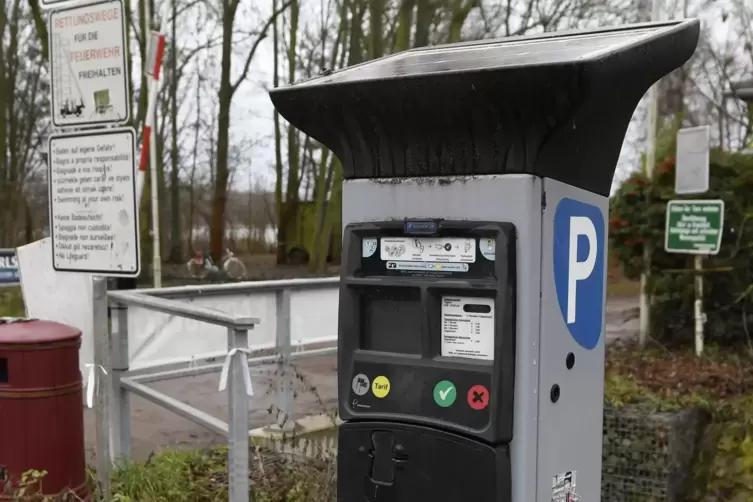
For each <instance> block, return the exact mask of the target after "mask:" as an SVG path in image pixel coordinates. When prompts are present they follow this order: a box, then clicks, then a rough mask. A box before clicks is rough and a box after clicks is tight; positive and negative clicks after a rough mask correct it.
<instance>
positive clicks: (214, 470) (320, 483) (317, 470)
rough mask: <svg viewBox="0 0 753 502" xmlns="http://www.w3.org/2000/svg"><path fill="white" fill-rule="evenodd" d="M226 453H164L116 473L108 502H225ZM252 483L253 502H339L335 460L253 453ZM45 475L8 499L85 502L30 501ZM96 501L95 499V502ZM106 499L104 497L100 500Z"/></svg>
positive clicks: (31, 475) (31, 478) (75, 501)
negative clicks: (336, 494)
mask: <svg viewBox="0 0 753 502" xmlns="http://www.w3.org/2000/svg"><path fill="white" fill-rule="evenodd" d="M227 452H228V450H227V447H226V446H218V447H213V448H209V449H205V450H194V451H183V450H165V451H163V452H160V453H158V454H154V455H152V456H151V457H150V458H149V459H148V460H146V461H145V462H134V463H130V464H126V465H122V466H120V467H118V468H116V469H115V471H114V472H113V476H112V498H111V499H110V500H109V501H108V502H224V501H227V500H228V478H227V472H228V471H227ZM251 459H252V465H251V469H250V473H249V481H250V485H251V489H252V494H253V500H254V502H334V501H335V488H336V481H335V475H336V470H335V462H334V460H333V459H331V458H330V459H325V458H320V459H309V458H306V459H295V458H292V457H290V456H287V455H282V454H279V453H275V452H272V451H269V450H256V449H254V450H253V451H252V456H251ZM45 475H46V472H44V471H29V472H28V473H26V474H25V475H24V480H23V481H21V482H19V483H15V487H14V488H13V489H11V490H8V489H7V488H8V483H7V481H8V480H7V479H6V478H3V480H2V481H4V482H5V483H6V490H4V491H3V493H2V494H3V495H4V496H5V497H10V500H17V501H21V500H23V501H26V502H80V500H81V499H80V498H79V497H77V496H75V495H73V494H70V493H69V494H63V495H58V496H47V497H44V496H41V495H31V496H29V494H30V493H34V492H35V491H36V490H35V489H34V488H36V487H38V486H39V485H40V484H41V485H42V486H44V476H45ZM95 478H96V475H95V473H94V472H90V473H89V479H90V482H91V490H92V492H93V493H96V485H95V482H94V479H95ZM95 498H96V497H95ZM99 498H101V497H99Z"/></svg>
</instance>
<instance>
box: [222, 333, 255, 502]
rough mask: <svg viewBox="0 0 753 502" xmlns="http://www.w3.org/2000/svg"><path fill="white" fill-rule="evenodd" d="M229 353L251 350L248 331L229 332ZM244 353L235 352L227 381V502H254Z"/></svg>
mask: <svg viewBox="0 0 753 502" xmlns="http://www.w3.org/2000/svg"><path fill="white" fill-rule="evenodd" d="M227 338H228V340H227V341H228V350H229V351H232V350H233V349H236V348H237V349H243V350H247V349H248V331H247V330H245V329H244V330H237V329H233V328H228V335H227ZM246 357H247V356H246V354H245V353H244V352H236V353H235V354H234V355H233V356H232V360H231V361H230V375H229V378H228V391H227V392H228V415H229V417H228V418H229V420H228V435H227V439H228V446H229V447H228V480H229V482H228V500H229V502H252V497H251V495H250V494H249V480H248V473H249V470H248V466H249V458H248V457H249V451H248V446H249V444H248V443H249V441H248V402H249V399H248V398H249V396H248V394H247V393H246V377H245V366H244V364H243V363H244V361H243V359H245V358H246Z"/></svg>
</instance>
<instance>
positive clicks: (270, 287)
mask: <svg viewBox="0 0 753 502" xmlns="http://www.w3.org/2000/svg"><path fill="white" fill-rule="evenodd" d="M339 282H340V279H339V277H334V278H325V279H296V280H282V281H265V282H248V283H236V284H219V285H210V286H189V287H179V288H161V289H154V290H138V291H135V290H134V291H111V292H109V293H108V294H107V295H106V296H105V295H102V291H101V289H100V290H98V287H99V288H102V287H103V286H102V284H104V281H102V283H101V284H100V285H99V286H98V285H96V284H95V295H94V296H95V303H96V302H97V301H98V300H97V299H98V298H103V299H105V306H106V305H107V304H108V303H109V308H110V311H111V317H112V320H111V329H110V347H109V352H110V357H109V359H110V368H111V379H110V380H111V382H112V385H111V393H112V394H111V396H109V399H106V401H107V402H108V403H107V404H104V400H103V401H98V405H99V406H101V407H103V408H104V407H105V406H107V408H108V409H107V410H104V411H102V412H101V416H102V419H103V421H104V422H105V424H106V425H105V427H104V429H106V431H107V433H109V441H108V440H107V439H105V438H104V437H103V435H99V434H98V451H97V453H98V457H99V456H102V457H104V458H110V459H111V460H113V461H115V462H119V461H123V460H127V459H128V458H129V456H130V450H131V431H130V414H131V409H130V395H131V394H135V395H137V396H140V397H142V398H144V399H146V400H148V401H151V402H152V403H155V404H157V405H159V406H162V407H164V408H165V409H167V410H170V411H172V412H174V413H176V414H178V415H180V416H182V417H184V418H186V419H189V420H191V421H193V422H195V423H197V424H199V425H202V426H204V427H207V428H208V429H210V430H212V431H215V432H217V433H220V434H223V435H225V436H227V438H228V445H229V451H228V480H229V483H228V484H229V500H230V502H247V501H248V500H249V476H248V473H249V409H248V407H249V394H250V391H251V389H250V376H249V371H248V366H249V364H263V363H270V362H275V363H276V364H277V367H278V375H279V377H278V378H277V388H276V404H277V410H278V413H277V421H276V423H275V424H272V427H273V428H277V429H280V430H283V431H284V430H288V429H289V428H292V426H293V422H292V420H291V417H292V414H293V368H292V365H291V361H292V360H293V359H296V358H303V357H314V356H321V355H325V354H330V353H335V352H336V351H337V347H326V348H320V349H305V348H304V349H303V350H300V351H296V352H295V353H293V351H292V344H291V324H292V322H291V321H292V320H291V315H290V314H291V299H292V297H293V296H294V294H295V293H296V292H301V291H305V290H323V289H330V290H331V289H334V288H337V287H338V285H339ZM270 293H273V294H274V298H275V314H276V323H275V324H276V329H275V342H274V347H273V350H272V352H273V353H271V354H262V352H264V350H265V349H260V350H256V351H251V350H250V349H249V342H250V340H252V339H253V334H252V335H251V337H249V332H252V333H253V331H254V330H255V328H256V326H257V325H258V324H259V323H260V322H261V323H263V322H264V319H258V318H256V317H253V316H251V315H246V314H231V313H227V312H222V311H219V310H216V309H211V308H207V307H202V306H200V305H196V304H192V303H189V302H188V301H186V300H191V299H195V298H198V297H202V296H206V295H221V296H222V295H258V294H270ZM134 308H140V309H146V310H148V311H151V312H158V313H162V314H166V315H169V316H173V317H179V318H182V319H187V320H194V321H200V322H202V323H206V324H209V325H212V326H215V327H220V328H223V329H225V330H226V337H227V351H226V356H225V361H224V363H221V364H216V363H211V362H207V361H206V360H205V359H204V360H200V361H196V360H195V359H194V358H193V357H192V358H191V359H190V360H183V361H179V362H172V361H171V362H169V363H163V364H153V365H150V366H149V367H147V368H143V367H142V368H139V369H138V370H131V369H130V360H131V351H129V328H130V326H129V320H130V319H132V318H130V317H129V312H128V311H129V309H134ZM101 311H102V305H100V306H99V308H96V307H95V332H100V333H102V332H105V330H106V329H107V327H106V325H105V326H103V323H104V324H106V323H107V320H106V317H103V316H101V315H100V316H99V317H98V316H97V314H96V312H101ZM100 329H101V331H100ZM216 335H217V333H208V334H207V336H216ZM336 337H337V333H332V340H335V339H336ZM95 352H96V347H95ZM102 352H103V350H100V355H101V353H102ZM104 352H107V351H104ZM102 360H103V361H104V360H106V358H104V357H103V358H102ZM218 370H221V371H222V375H221V377H220V380H221V382H227V400H228V413H229V419H228V422H227V423H225V422H224V421H222V420H220V419H218V418H217V417H214V416H212V415H210V414H208V413H205V412H203V411H202V410H199V409H197V408H195V407H192V406H190V405H188V404H185V403H183V402H181V401H178V400H177V399H174V398H172V397H170V396H168V395H166V394H164V393H161V392H159V391H157V390H155V389H153V388H150V387H148V386H147V385H145V384H146V383H149V382H156V381H161V380H168V379H172V378H179V377H185V376H192V375H199V374H203V373H210V372H215V371H218ZM221 387H222V386H221ZM108 405H109V406H108ZM100 438H101V439H102V440H101V441H100V440H99V439H100ZM99 443H107V445H108V446H109V448H105V447H101V446H100V444H99ZM108 449H109V452H108V451H107V450H108ZM105 477H109V475H108V474H106V473H103V475H102V477H100V481H101V482H104V483H108V480H106V479H105ZM105 496H106V497H107V496H108V493H107V491H106V495H105Z"/></svg>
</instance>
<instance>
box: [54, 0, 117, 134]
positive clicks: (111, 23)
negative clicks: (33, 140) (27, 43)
mask: <svg viewBox="0 0 753 502" xmlns="http://www.w3.org/2000/svg"><path fill="white" fill-rule="evenodd" d="M124 12H125V11H124V8H123V2H122V0H107V1H104V2H97V3H92V4H88V5H83V6H77V7H68V8H61V9H55V10H53V11H51V12H50V24H49V26H50V28H49V30H50V33H49V50H50V80H51V82H52V85H51V86H50V92H51V104H52V124H53V125H54V126H55V127H83V126H93V125H112V124H124V123H126V122H128V120H129V119H130V115H131V106H130V99H129V92H128V89H129V82H128V71H127V54H126V38H125V34H126V29H125V14H124Z"/></svg>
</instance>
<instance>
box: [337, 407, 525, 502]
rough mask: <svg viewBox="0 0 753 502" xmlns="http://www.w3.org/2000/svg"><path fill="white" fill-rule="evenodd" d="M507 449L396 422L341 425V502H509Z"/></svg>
mask: <svg viewBox="0 0 753 502" xmlns="http://www.w3.org/2000/svg"><path fill="white" fill-rule="evenodd" d="M510 499H511V494H510V453H509V449H508V445H506V444H505V445H499V446H496V447H495V446H490V445H487V444H485V443H481V442H479V441H475V440H473V439H468V438H465V437H463V436H459V435H457V434H452V433H449V432H444V431H441V430H438V429H433V428H430V427H423V426H419V425H408V424H401V423H395V422H346V423H344V424H343V425H341V426H340V430H339V434H338V457H337V501H338V502H377V501H379V502H420V501H424V500H425V501H431V502H469V501H473V502H509V501H510Z"/></svg>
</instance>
